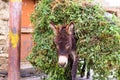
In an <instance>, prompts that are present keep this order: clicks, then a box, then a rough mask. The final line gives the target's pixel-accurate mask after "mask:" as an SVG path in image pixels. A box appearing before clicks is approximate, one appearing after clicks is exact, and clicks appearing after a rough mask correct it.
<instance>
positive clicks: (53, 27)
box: [50, 22, 57, 35]
mask: <svg viewBox="0 0 120 80" xmlns="http://www.w3.org/2000/svg"><path fill="white" fill-rule="evenodd" d="M50 27H51V29H53V31H54V34H55V35H56V34H57V27H56V26H55V25H54V23H53V22H50Z"/></svg>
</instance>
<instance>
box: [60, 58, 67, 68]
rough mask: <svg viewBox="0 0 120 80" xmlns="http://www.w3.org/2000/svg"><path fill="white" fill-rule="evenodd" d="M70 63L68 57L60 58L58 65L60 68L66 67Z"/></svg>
mask: <svg viewBox="0 0 120 80" xmlns="http://www.w3.org/2000/svg"><path fill="white" fill-rule="evenodd" d="M67 63H68V58H67V57H66V56H59V58H58V64H59V66H60V67H66V66H67Z"/></svg>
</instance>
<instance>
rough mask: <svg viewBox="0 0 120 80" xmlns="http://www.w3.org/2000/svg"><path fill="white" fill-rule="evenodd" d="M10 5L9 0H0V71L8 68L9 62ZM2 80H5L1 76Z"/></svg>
mask: <svg viewBox="0 0 120 80" xmlns="http://www.w3.org/2000/svg"><path fill="white" fill-rule="evenodd" d="M8 9H9V6H8V1H7V0H0V71H2V70H5V71H6V70H7V66H8V64H7V62H8V54H7V50H8V31H9V28H8V20H9V11H8ZM0 80H3V79H2V78H0Z"/></svg>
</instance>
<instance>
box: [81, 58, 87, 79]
mask: <svg viewBox="0 0 120 80" xmlns="http://www.w3.org/2000/svg"><path fill="white" fill-rule="evenodd" d="M85 68H86V61H85V59H84V64H83V66H82V69H81V77H84V75H85Z"/></svg>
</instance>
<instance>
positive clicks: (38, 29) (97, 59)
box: [27, 0, 120, 80]
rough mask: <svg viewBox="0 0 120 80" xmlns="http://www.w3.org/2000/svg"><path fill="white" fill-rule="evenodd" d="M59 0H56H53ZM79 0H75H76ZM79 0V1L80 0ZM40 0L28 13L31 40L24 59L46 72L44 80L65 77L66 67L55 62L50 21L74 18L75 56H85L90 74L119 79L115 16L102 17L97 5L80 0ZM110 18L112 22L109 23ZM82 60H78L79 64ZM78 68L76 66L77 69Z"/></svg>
mask: <svg viewBox="0 0 120 80" xmlns="http://www.w3.org/2000/svg"><path fill="white" fill-rule="evenodd" d="M57 1H59V2H57ZM78 1H79V0H78ZM80 2H81V3H80ZM80 2H77V0H41V1H40V2H39V3H38V4H37V6H36V8H35V11H34V13H33V14H32V16H31V22H32V23H33V25H34V33H33V41H34V43H35V45H34V47H33V50H32V53H31V54H30V55H29V56H28V58H27V59H28V60H29V61H30V62H31V63H32V64H33V65H34V66H35V67H36V68H37V69H38V70H40V71H43V72H44V73H46V74H49V78H48V80H69V78H70V76H69V75H70V69H69V66H68V68H65V69H62V68H59V67H58V65H57V53H56V49H55V45H54V43H53V38H54V34H53V31H52V29H50V27H49V23H50V22H54V23H55V24H56V25H62V24H69V23H70V22H71V21H74V22H75V37H76V38H77V39H78V41H77V53H78V55H79V57H80V58H81V59H82V58H85V59H86V60H87V67H88V68H89V67H91V69H93V71H94V75H93V78H94V79H95V80H96V79H97V80H100V79H102V80H106V79H108V75H113V76H114V77H115V78H117V79H120V64H119V63H120V24H118V22H119V20H118V18H117V17H116V16H113V18H112V20H111V21H108V20H106V19H105V16H104V14H105V11H104V10H103V9H102V8H101V7H100V6H99V5H89V4H82V0H81V1H80ZM111 22H114V23H115V24H111ZM81 65H82V62H79V66H81ZM79 72H81V70H80V67H79V69H78V73H79Z"/></svg>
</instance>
